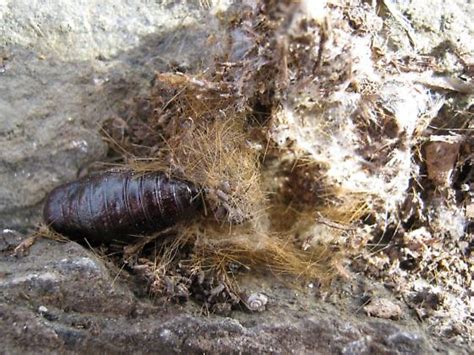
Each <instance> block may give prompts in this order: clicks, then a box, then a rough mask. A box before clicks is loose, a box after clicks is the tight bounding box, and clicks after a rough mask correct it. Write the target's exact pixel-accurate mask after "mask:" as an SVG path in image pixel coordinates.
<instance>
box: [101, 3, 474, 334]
mask: <svg viewBox="0 0 474 355" xmlns="http://www.w3.org/2000/svg"><path fill="white" fill-rule="evenodd" d="M377 4H378V2H373V4H372V5H369V4H367V2H362V1H331V2H325V1H322V2H311V1H309V0H308V1H301V2H292V1H289V0H288V1H278V2H276V1H271V0H265V1H259V2H256V3H253V4H243V5H240V6H235V7H230V8H229V9H227V10H226V12H225V13H221V14H218V16H219V18H221V20H222V27H223V29H224V30H225V31H226V33H227V35H226V36H227V42H226V43H223V44H222V46H221V47H220V48H221V49H222V52H221V53H218V55H216V58H215V60H214V64H213V65H211V66H210V67H209V68H205V69H204V70H201V71H196V72H182V71H177V70H174V69H173V68H170V71H169V72H161V73H157V74H156V77H155V80H154V82H153V83H151V88H150V93H149V95H148V96H147V97H141V98H137V101H136V102H135V103H131V104H130V105H129V110H128V111H127V112H124V117H113V118H111V119H110V120H109V121H108V123H107V124H106V126H105V127H104V130H105V132H106V136H107V138H108V140H109V142H110V147H111V148H112V150H113V154H111V160H112V161H114V162H120V163H122V164H125V165H127V166H129V167H132V168H133V169H134V170H137V171H164V172H166V173H167V174H169V175H170V176H176V177H179V178H183V179H186V180H189V181H191V182H193V183H195V184H197V185H199V186H200V187H201V188H202V189H203V190H204V191H205V205H206V212H205V214H204V215H203V216H202V218H201V219H200V220H199V221H197V222H196V223H191V224H183V225H179V226H177V227H175V228H173V230H172V231H168V232H167V233H166V234H167V236H165V237H163V236H162V235H161V236H160V237H159V238H158V237H154V236H148V237H145V239H142V240H141V241H138V242H137V244H136V245H132V246H128V247H127V251H126V253H125V254H124V257H125V256H126V257H125V263H126V265H127V267H128V269H129V270H131V271H132V272H134V273H135V274H137V275H139V276H140V277H142V278H144V279H145V280H146V281H147V285H148V291H149V292H150V294H152V295H154V296H156V297H165V298H167V299H171V300H176V301H185V300H187V299H188V298H190V297H192V298H193V299H196V300H199V301H201V302H202V303H203V305H204V308H205V309H206V310H208V311H213V312H217V313H220V314H228V313H229V312H230V311H231V310H232V309H233V308H235V307H237V306H239V305H240V306H242V305H247V308H248V307H249V306H248V303H249V301H248V299H243V298H242V296H241V294H240V292H239V284H238V279H239V273H245V272H248V271H249V270H252V271H253V270H262V269H264V270H267V271H268V270H270V271H272V272H273V273H275V274H278V275H284V274H291V275H296V276H298V277H300V278H304V279H306V280H312V281H314V282H317V283H318V284H319V283H320V282H323V283H326V284H330V283H331V280H332V279H333V278H334V277H335V275H339V276H344V277H348V278H350V277H351V272H363V273H365V274H366V275H367V277H370V278H374V279H377V280H382V281H383V282H384V283H385V284H386V285H388V286H387V287H390V289H391V290H392V292H393V293H394V294H395V295H396V296H399V297H400V298H402V299H403V300H404V301H405V303H406V304H407V305H408V306H409V307H410V308H411V309H413V310H414V311H415V312H416V313H417V314H418V316H419V319H420V320H422V321H423V322H429V324H430V327H431V330H432V332H434V333H435V334H438V335H443V336H446V337H448V338H449V339H452V340H453V341H458V342H465V341H471V340H472V338H473V336H474V334H473V332H472V329H473V327H472V315H471V314H472V309H471V308H470V307H471V306H470V301H469V299H470V297H471V296H472V292H473V289H472V287H473V286H472V282H473V281H472V272H473V270H474V265H473V262H472V255H471V249H472V232H473V228H472V225H473V224H472V214H470V215H469V214H468V212H469V211H472V187H473V185H472V176H473V175H472V174H473V173H472V171H473V168H472V165H473V164H472V139H469V138H468V135H469V132H472V129H473V127H472V107H473V106H472V102H469V100H468V99H466V98H465V97H464V96H462V95H464V93H467V92H470V91H469V90H468V89H466V85H468V83H465V82H463V86H462V90H460V89H459V88H460V86H459V85H457V86H455V87H454V86H452V87H451V89H450V88H448V89H449V90H450V91H446V90H444V89H443V87H442V86H439V85H431V84H429V83H427V82H425V81H423V80H420V78H422V77H423V78H428V77H430V78H434V77H436V76H438V77H439V75H440V74H443V75H444V77H447V76H450V77H455V75H457V74H459V73H447V72H446V68H445V67H444V63H443V62H440V61H438V60H437V58H436V57H435V56H431V55H426V54H425V53H423V54H420V53H418V52H417V50H416V46H415V44H416V38H415V37H416V32H415V30H414V28H413V27H412V26H411V25H410V22H409V20H408V18H407V17H406V16H404V15H403V14H402V13H401V12H400V11H399V10H398V9H397V5H396V4H394V3H393V2H391V1H383V2H380V4H379V5H380V6H376V5H377ZM382 5H383V6H382ZM387 11H388V12H387ZM393 17H394V18H395V20H396V22H397V23H398V24H399V26H401V31H400V32H399V33H398V34H397V36H399V37H400V38H401V39H400V43H405V42H407V43H411V45H410V46H409V48H404V50H401V49H400V48H401V47H400V48H397V47H396V46H391V45H390V43H393V42H391V41H392V39H393V38H392V36H395V35H394V34H393V33H392V32H390V31H388V30H387V28H386V23H387V19H388V18H393ZM404 36H405V37H407V38H405V39H403V37H404ZM397 39H399V38H397ZM406 39H407V40H406ZM400 46H402V45H401V44H400ZM462 66H463V61H461V60H460V59H459V67H462ZM460 71H462V72H463V73H464V74H465V72H466V68H463V69H461V70H460ZM464 74H463V75H464ZM445 81H446V80H445ZM448 81H449V80H448ZM449 82H452V81H449ZM453 88H454V92H453V90H452V89H453ZM456 88H458V89H456ZM456 95H457V96H456ZM469 122H471V123H469ZM469 213H471V212H469ZM469 219H470V220H469ZM341 258H344V260H345V261H347V262H345V265H347V266H344V267H342V264H343V263H342V262H341ZM262 300H263V298H262ZM262 300H261V301H262ZM263 303H266V302H263V301H262V304H263ZM257 308H259V307H257ZM364 310H365V311H366V313H367V314H370V315H374V316H377V317H382V318H396V319H399V318H400V317H401V316H402V314H401V313H402V310H401V308H400V307H399V306H398V305H394V304H392V303H391V302H389V301H387V302H385V301H384V300H383V299H381V300H378V301H373V302H372V303H371V304H370V305H367V306H365V308H364ZM460 334H462V336H460Z"/></svg>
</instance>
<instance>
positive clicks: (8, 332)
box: [0, 232, 445, 354]
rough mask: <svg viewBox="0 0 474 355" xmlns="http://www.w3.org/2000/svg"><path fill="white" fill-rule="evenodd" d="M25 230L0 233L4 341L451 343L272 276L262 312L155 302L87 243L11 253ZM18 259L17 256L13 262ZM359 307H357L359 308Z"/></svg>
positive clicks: (323, 345)
mask: <svg viewBox="0 0 474 355" xmlns="http://www.w3.org/2000/svg"><path fill="white" fill-rule="evenodd" d="M21 239H22V238H21V237H20V236H18V235H16V236H15V235H13V234H11V232H7V233H4V234H3V236H2V238H0V244H1V245H0V253H1V254H0V290H1V292H0V329H2V331H1V333H2V334H1V335H2V339H3V342H2V343H3V350H4V351H6V352H11V353H18V352H22V353H23V352H27V353H33V352H35V353H38V352H39V353H50V352H51V351H57V352H64V351H81V352H84V351H87V350H94V351H95V352H97V351H99V352H136V351H139V352H148V351H152V352H157V353H163V354H165V353H166V354H169V353H196V354H198V353H276V354H278V353H299V354H304V353H308V354H309V353H314V352H315V351H317V352H318V353H323V354H325V353H327V354H329V353H331V354H333V353H341V354H368V353H374V352H376V353H389V354H404V353H410V354H426V353H433V352H435V351H437V350H445V348H444V346H443V345H441V344H439V343H438V342H433V341H431V340H430V339H429V338H428V337H427V336H426V335H425V333H424V331H423V330H422V329H421V328H419V327H418V326H417V324H416V323H415V322H414V321H413V320H410V319H409V318H408V319H405V320H401V321H399V322H390V321H387V320H382V319H375V318H369V317H366V316H364V315H363V312H361V311H360V310H361V308H360V309H359V311H358V312H357V310H356V309H353V308H352V306H348V308H347V309H344V307H341V305H342V304H344V303H345V301H344V300H337V301H336V302H337V305H336V306H335V305H332V304H330V303H329V302H322V301H317V299H316V297H315V294H314V292H311V291H307V290H306V291H305V290H300V291H298V290H295V289H288V288H286V287H284V286H282V285H281V282H278V281H276V280H273V279H272V278H271V277H268V276H267V277H265V278H263V279H262V280H258V281H255V280H254V281H252V282H253V285H254V287H256V288H258V289H259V291H260V292H263V293H264V294H266V295H267V296H268V299H269V303H268V307H267V310H266V311H264V312H257V313H248V312H243V311H234V312H233V313H232V318H230V317H219V316H209V317H203V316H202V315H201V312H200V309H199V305H197V304H194V303H193V302H188V303H187V304H185V305H183V306H180V305H173V304H166V303H165V304H157V303H153V302H152V301H150V300H149V299H148V298H147V297H146V296H145V297H140V295H138V294H134V293H133V292H132V291H131V289H133V287H132V285H131V282H130V278H129V277H127V275H128V274H127V272H125V271H122V272H121V271H120V270H118V269H117V270H114V271H112V270H113V269H110V268H107V267H106V266H105V265H104V264H103V261H102V260H100V259H98V258H97V256H95V255H94V254H92V253H91V252H90V251H87V250H85V249H84V248H83V247H82V246H80V245H78V244H76V243H73V242H69V243H59V242H56V241H51V240H45V239H42V240H39V241H37V242H36V243H35V244H34V245H33V246H32V247H31V249H30V250H29V254H28V255H26V256H14V255H13V253H12V251H13V246H14V245H16V244H17V243H18V242H19V241H20V240H21ZM12 265H15V267H14V268H12ZM354 311H355V312H356V315H354V314H353V312H354Z"/></svg>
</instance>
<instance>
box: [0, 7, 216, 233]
mask: <svg viewBox="0 0 474 355" xmlns="http://www.w3.org/2000/svg"><path fill="white" fill-rule="evenodd" d="M38 6H39V5H38ZM118 9H120V11H119V12H117V11H118ZM0 18H2V19H3V23H2V26H0V57H1V58H0V59H1V60H2V62H1V63H0V64H1V72H0V80H1V85H0V227H3V228H14V229H19V230H25V229H27V228H28V227H31V226H34V225H35V224H36V223H38V222H39V221H40V220H41V213H40V208H41V206H40V205H41V201H42V200H43V199H44V197H45V195H46V194H47V193H48V192H49V191H51V190H52V188H54V187H55V186H57V185H59V184H60V183H63V182H65V181H70V180H73V179H75V178H76V177H77V174H78V172H79V171H80V169H83V168H86V167H87V166H88V165H89V164H90V163H92V162H94V161H101V160H103V158H104V156H105V154H106V151H107V146H106V144H105V143H104V142H103V140H102V137H101V133H100V127H101V124H102V122H103V121H104V120H105V119H107V118H110V117H113V116H114V115H118V114H120V112H121V110H123V107H124V104H125V103H126V102H128V101H131V100H132V99H133V98H134V97H136V96H137V94H138V93H140V92H142V91H146V90H147V89H148V88H149V87H150V82H151V80H152V78H153V76H154V74H155V73H156V72H157V71H160V70H165V69H166V68H168V66H169V65H170V63H171V64H176V65H179V66H180V67H181V68H187V69H190V68H193V67H194V68H196V67H201V66H205V65H207V64H208V62H209V61H210V60H211V59H212V55H210V54H209V53H210V52H212V51H215V50H220V49H219V48H212V47H210V46H208V45H206V41H207V39H208V37H209V35H210V34H211V33H213V32H216V33H217V31H218V21H217V19H215V18H214V17H213V16H211V15H210V14H209V11H208V10H207V9H205V8H202V7H200V6H197V5H196V6H188V5H185V4H184V5H171V4H167V3H166V2H164V3H159V2H148V5H147V6H135V5H132V3H130V2H127V1H121V2H119V3H114V4H113V5H112V4H103V3H102V2H87V3H82V4H76V5H74V4H68V6H66V7H65V6H63V5H62V4H61V3H60V2H49V3H48V4H42V5H41V7H40V8H37V7H36V5H35V4H30V3H18V2H15V1H7V4H6V5H2V6H0Z"/></svg>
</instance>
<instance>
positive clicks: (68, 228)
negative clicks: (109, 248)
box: [43, 171, 202, 243]
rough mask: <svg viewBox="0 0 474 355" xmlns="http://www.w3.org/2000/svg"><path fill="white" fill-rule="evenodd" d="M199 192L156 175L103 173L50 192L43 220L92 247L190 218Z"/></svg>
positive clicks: (197, 205) (194, 212)
mask: <svg viewBox="0 0 474 355" xmlns="http://www.w3.org/2000/svg"><path fill="white" fill-rule="evenodd" d="M199 194H200V190H199V189H198V188H197V187H196V186H195V185H193V184H192V183H190V182H187V181H183V180H177V179H171V178H168V177H167V176H166V175H165V174H163V173H161V172H156V173H146V174H134V173H133V172H130V171H108V172H105V173H102V174H97V175H92V176H88V177H85V178H82V179H79V180H77V181H73V182H70V183H67V184H64V185H61V186H58V187H57V188H55V189H54V190H53V191H51V193H50V194H49V196H48V197H47V200H46V203H45V206H44V211H43V216H44V220H45V222H46V223H47V225H48V226H50V227H51V228H52V229H53V230H55V231H57V232H59V233H61V234H64V235H66V236H68V237H71V238H73V239H82V238H86V239H88V240H89V241H91V242H94V243H101V242H105V243H107V242H110V241H111V240H113V239H127V236H129V235H137V234H143V233H149V232H153V231H158V230H160V229H163V228H166V227H168V226H171V225H173V224H175V223H176V222H178V221H180V220H185V219H186V218H190V217H192V216H193V215H194V214H196V213H197V212H198V211H199V210H200V208H201V205H202V200H201V197H200V196H199Z"/></svg>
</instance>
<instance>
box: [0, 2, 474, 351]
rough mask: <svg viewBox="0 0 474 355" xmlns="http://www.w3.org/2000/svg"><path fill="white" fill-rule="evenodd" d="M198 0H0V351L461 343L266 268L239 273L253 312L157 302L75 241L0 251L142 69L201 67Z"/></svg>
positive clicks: (93, 155) (88, 153) (95, 149)
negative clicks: (324, 295) (22, 252)
mask: <svg viewBox="0 0 474 355" xmlns="http://www.w3.org/2000/svg"><path fill="white" fill-rule="evenodd" d="M201 3H206V2H205V1H203V2H198V1H195V2H187V3H185V4H184V5H183V4H181V5H176V4H174V2H167V1H163V2H159V1H146V2H133V1H125V0H122V1H114V2H112V1H110V2H103V1H88V2H79V3H77V4H73V3H72V2H68V4H67V6H65V5H64V3H62V2H59V1H58V2H54V1H36V2H30V1H14V0H7V1H3V2H1V3H0V83H1V84H0V227H2V229H4V231H3V233H2V234H1V236H0V337H1V339H2V351H4V352H7V353H20V352H22V353H23V352H27V353H51V352H61V353H64V352H78V351H80V352H87V351H88V350H91V351H92V350H93V351H94V352H97V351H107V352H132V351H133V352H158V353H172V352H175V353H177V352H182V353H217V352H226V353H240V352H243V353H256V352H258V353H265V352H266V353H291V352H292V353H314V352H315V351H317V352H318V353H342V354H369V353H389V354H392V353H393V354H396V353H400V354H401V353H404V354H405V353H413V354H426V353H433V352H435V351H440V352H447V351H451V352H455V353H463V352H465V353H468V350H467V349H464V350H463V349H461V348H455V347H452V346H449V345H443V344H442V343H440V341H439V339H430V338H429V337H427V336H426V335H425V333H424V331H423V330H422V329H420V327H419V326H418V324H417V323H416V321H414V320H413V316H412V313H411V312H410V310H407V309H404V313H403V314H405V315H406V316H405V318H403V319H401V320H399V321H389V320H381V319H375V318H370V317H367V316H365V315H364V314H363V311H362V309H363V306H364V303H363V301H361V302H359V304H356V303H354V301H349V298H350V297H349V296H347V299H340V298H334V299H332V298H330V299H329V302H322V301H321V302H319V301H316V297H315V295H314V293H311V292H307V291H295V290H290V289H287V288H284V287H280V286H275V285H276V284H277V283H276V282H275V280H273V279H272V278H270V277H268V278H265V280H264V281H262V280H259V281H252V282H254V286H255V291H258V292H263V293H265V294H266V295H267V296H268V298H269V304H268V307H267V311H265V312H263V313H258V314H249V313H244V312H239V311H236V312H234V313H233V314H232V317H233V318H222V317H217V316H210V317H208V318H204V317H201V316H200V312H199V305H195V304H193V303H192V302H189V303H188V304H186V305H184V306H179V305H157V304H154V303H153V302H152V301H151V300H149V299H148V298H146V297H141V296H140V295H139V294H138V295H137V294H134V293H133V291H132V290H133V289H135V286H134V285H133V283H132V282H131V280H130V279H129V278H128V276H127V273H126V272H122V273H120V277H118V278H117V279H116V276H117V273H118V270H117V271H111V270H113V269H110V268H107V267H106V266H105V265H104V264H103V262H102V261H101V260H100V259H98V258H97V257H96V256H94V255H93V254H92V253H91V252H89V251H87V250H85V249H84V248H83V247H81V246H79V245H77V244H75V243H66V244H62V243H58V242H54V241H47V240H40V241H38V242H37V243H36V244H35V245H33V247H32V248H31V250H30V254H29V255H27V256H24V257H17V256H13V254H12V253H13V249H14V246H16V245H17V244H18V243H19V242H20V241H21V240H22V237H21V236H20V235H18V234H16V233H13V232H11V231H9V230H7V228H11V229H18V230H26V229H28V228H29V227H31V226H34V225H35V223H36V222H38V221H39V220H40V213H39V209H40V207H41V201H42V199H43V198H44V196H45V194H46V193H47V192H48V191H50V190H51V189H52V188H53V187H54V186H55V185H58V184H59V183H61V182H64V181H67V180H71V179H73V178H74V177H76V176H77V174H78V173H79V171H80V170H81V169H82V168H84V167H86V166H87V165H88V164H89V163H91V162H93V161H100V160H101V158H102V157H103V156H104V155H105V153H106V145H105V144H104V143H103V142H102V139H101V135H100V133H99V127H100V123H101V122H102V120H103V119H105V118H107V117H110V116H113V115H115V114H117V113H120V110H121V109H122V104H123V102H125V101H127V100H131V98H133V97H135V96H136V95H137V93H139V92H140V91H142V90H146V89H147V88H148V87H149V83H150V80H151V79H152V77H153V74H154V72H155V71H156V70H159V69H163V68H166V67H168V65H169V64H170V63H171V62H172V61H177V64H179V65H180V67H182V68H188V67H192V66H205V64H206V60H209V58H211V56H210V55H209V53H207V54H206V52H207V51H208V50H210V48H211V46H209V45H208V43H207V40H208V38H209V36H208V35H209V34H210V33H213V34H216V33H218V32H217V21H216V20H215V19H214V18H213V17H212V16H209V13H210V12H211V13H212V11H214V10H215V9H211V11H210V12H209V9H204V8H203V7H202V6H201ZM223 3H225V2H224V1H221V2H220V4H223ZM399 3H403V4H405V3H406V4H415V3H416V4H417V3H418V2H399ZM441 3H443V6H447V5H445V4H444V2H441V1H437V2H436V4H437V6H441V5H439V4H441ZM458 3H460V4H461V5H460V6H461V7H459V9H463V8H464V7H465V6H472V5H467V4H468V3H469V2H468V1H458ZM137 4H138V5H137ZM193 4H194V5H193ZM410 6H411V7H410V9H409V12H410V11H411V12H412V11H414V10H413V9H414V8H415V5H410ZM426 6H429V8H430V9H431V6H432V5H431V2H426ZM453 9H454V7H453ZM440 11H441V10H440ZM443 11H444V10H443ZM453 11H457V10H453ZM460 11H462V10H460ZM431 13H432V11H431V10H430V11H422V12H418V13H417V14H414V18H415V19H416V18H418V17H419V16H421V14H424V16H425V17H423V19H424V20H423V21H425V20H426V21H429V20H430V19H433V18H434V17H431ZM415 15H416V16H415ZM426 16H428V17H426ZM447 16H448V17H449V16H451V15H449V13H448V12H447ZM453 16H454V15H453ZM456 16H457V15H456ZM448 20H449V18H448ZM433 21H434V20H433ZM443 21H444V20H443ZM443 23H444V25H443V26H446V24H451V26H455V25H457V24H458V23H459V22H456V21H444V22H443ZM420 26H421V27H422V25H421V23H420V22H418V23H415V25H414V27H415V29H419V28H421V27H420ZM429 26H434V27H436V26H437V24H430V25H429ZM430 28H431V27H430ZM419 33H421V32H419ZM426 33H427V35H429V36H431V33H432V32H431V30H430V31H427V32H426ZM471 36H472V35H471ZM430 38H431V37H430ZM463 38H464V37H463ZM420 41H421V42H422V38H421V39H420ZM463 43H465V42H463ZM467 43H470V42H469V41H468V42H467ZM432 48H433V47H432V46H431V47H429V48H427V50H428V49H432ZM217 50H218V49H217ZM350 293H351V292H349V291H348V294H350ZM360 297H362V296H360ZM359 301H360V300H359Z"/></svg>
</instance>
